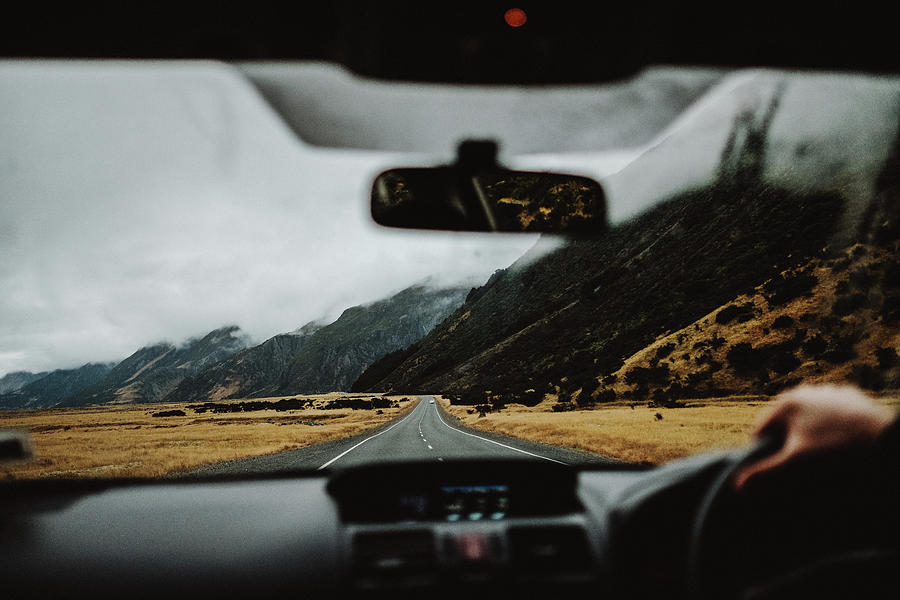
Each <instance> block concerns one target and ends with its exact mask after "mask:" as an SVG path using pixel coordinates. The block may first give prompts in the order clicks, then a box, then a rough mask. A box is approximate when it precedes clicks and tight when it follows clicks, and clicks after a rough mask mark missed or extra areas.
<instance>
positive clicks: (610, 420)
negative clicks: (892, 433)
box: [440, 396, 900, 464]
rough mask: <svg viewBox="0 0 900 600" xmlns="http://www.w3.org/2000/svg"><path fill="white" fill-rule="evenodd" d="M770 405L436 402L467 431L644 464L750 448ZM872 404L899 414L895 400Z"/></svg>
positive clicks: (760, 400) (725, 401) (743, 401)
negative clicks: (484, 409)
mask: <svg viewBox="0 0 900 600" xmlns="http://www.w3.org/2000/svg"><path fill="white" fill-rule="evenodd" d="M770 401H771V398H768V397H765V396H756V397H752V398H722V399H712V400H711V399H704V400H703V401H702V402H701V401H697V402H690V401H689V402H687V403H686V404H687V406H686V407H684V408H658V407H649V406H648V405H647V404H646V403H645V404H642V405H635V406H634V407H633V408H632V405H631V404H629V403H627V402H613V403H609V404H603V405H596V408H593V409H590V410H575V411H570V412H553V411H552V409H551V406H552V402H551V401H547V400H545V401H544V402H542V403H540V404H538V405H537V406H535V407H533V408H528V407H525V406H522V405H516V404H513V405H509V406H508V407H506V408H504V409H503V410H502V411H500V412H499V413H488V414H486V415H485V416H484V417H479V416H478V413H477V412H476V413H473V414H470V413H469V411H470V410H471V407H467V406H450V402H449V400H447V399H446V398H441V400H440V402H441V406H443V408H444V409H445V410H447V412H449V413H450V414H452V415H453V416H455V417H457V418H459V419H460V420H461V421H462V422H463V424H465V425H468V426H469V427H474V428H477V429H482V430H484V431H491V432H495V433H502V434H505V435H510V436H513V437H518V438H525V439H528V440H532V441H535V442H541V443H544V444H553V445H557V446H564V447H567V448H574V449H576V450H587V451H590V452H596V453H598V454H602V455H604V456H608V457H610V458H616V459H619V460H624V461H627V462H637V463H645V464H662V463H665V462H668V461H670V460H674V459H678V458H683V457H685V456H689V455H691V454H696V453H699V452H705V451H710V450H719V449H727V448H734V447H737V446H741V445H744V444H746V443H748V442H750V440H751V432H752V430H753V423H754V421H755V419H756V416H757V414H758V413H759V411H760V410H762V409H763V408H764V407H765V406H766V405H767V404H769V402H770ZM877 401H878V402H879V403H882V404H885V405H887V406H890V407H892V408H893V409H894V410H898V409H900V396H893V397H882V398H877ZM657 415H659V416H660V417H662V418H661V419H660V418H657Z"/></svg>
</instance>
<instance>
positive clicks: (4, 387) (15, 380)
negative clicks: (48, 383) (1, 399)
mask: <svg viewBox="0 0 900 600" xmlns="http://www.w3.org/2000/svg"><path fill="white" fill-rule="evenodd" d="M46 375H47V371H43V372H41V373H31V372H30V371H13V372H12V373H7V374H6V375H4V376H3V377H0V395H3V394H8V393H9V392H14V391H16V390H18V389H20V388H22V387H24V386H26V385H28V384H29V383H31V382H32V381H37V380H38V379H40V378H41V377H45V376H46Z"/></svg>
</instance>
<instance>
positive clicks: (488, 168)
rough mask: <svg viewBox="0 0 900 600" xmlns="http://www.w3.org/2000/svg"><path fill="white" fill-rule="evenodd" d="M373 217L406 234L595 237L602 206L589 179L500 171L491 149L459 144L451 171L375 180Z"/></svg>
mask: <svg viewBox="0 0 900 600" xmlns="http://www.w3.org/2000/svg"><path fill="white" fill-rule="evenodd" d="M372 218H373V219H374V220H375V222H376V223H378V224H379V225H384V226H386V227H399V228H405V229H438V230H449V231H501V232H529V233H577V234H596V233H601V232H603V231H605V230H606V200H605V195H604V193H603V188H602V187H601V186H600V184H599V183H597V182H596V181H594V180H593V179H590V178H588V177H581V176H577V175H566V174H561V173H544V172H539V171H513V170H510V169H506V168H503V167H502V166H501V165H499V164H498V163H497V144H496V143H494V142H482V141H466V142H463V143H462V144H460V146H459V151H458V155H457V160H456V162H455V163H454V164H452V165H442V166H438V167H432V168H398V169H390V170H387V171H384V172H382V173H381V174H379V175H378V177H376V178H375V182H374V183H373V185H372Z"/></svg>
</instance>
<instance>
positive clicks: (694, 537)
mask: <svg viewBox="0 0 900 600" xmlns="http://www.w3.org/2000/svg"><path fill="white" fill-rule="evenodd" d="M781 444H782V439H781V438H779V437H775V436H771V437H766V438H762V439H760V440H759V441H758V442H757V443H756V444H754V445H752V446H750V447H749V448H748V449H747V450H745V451H743V452H738V453H736V454H734V455H733V458H732V460H731V462H730V463H728V464H727V465H726V466H725V467H723V468H722V469H721V471H719V472H718V473H717V474H716V476H715V478H714V480H713V481H712V483H711V484H710V485H709V487H708V488H707V489H706V491H705V493H704V495H703V498H702V500H701V502H700V505H699V507H698V509H697V512H696V513H695V518H694V521H693V524H692V528H691V531H690V538H689V542H688V548H687V572H686V579H685V582H686V588H685V589H686V597H687V598H688V599H689V600H712V599H722V598H728V597H732V596H730V595H729V594H731V595H733V594H735V593H737V591H738V590H737V589H728V587H727V586H728V584H734V583H735V582H734V581H726V580H725V579H726V578H723V577H721V576H720V577H718V578H717V577H716V576H715V575H716V574H717V573H719V571H720V569H719V568H718V567H719V566H722V565H724V564H730V563H723V562H722V561H723V560H724V559H723V558H722V553H721V549H722V547H723V546H722V544H723V539H722V534H721V532H720V531H718V530H717V527H716V526H717V525H718V524H720V523H721V521H720V519H721V518H722V517H723V515H728V509H729V508H731V507H733V506H737V502H736V500H738V497H737V495H736V494H735V492H734V489H733V487H732V483H731V482H732V481H733V479H734V477H735V475H736V474H737V473H738V472H739V471H740V470H741V469H742V468H743V467H744V466H746V465H748V464H750V463H753V462H755V461H758V460H760V459H761V458H764V457H765V456H768V455H770V454H772V453H774V452H775V451H777V450H778V449H779V448H780V447H781ZM869 458H870V457H868V456H867V455H865V454H862V453H860V454H853V453H846V454H843V455H832V456H821V457H817V458H815V459H813V460H810V461H808V462H807V463H805V464H803V465H801V467H802V471H803V472H806V473H810V472H811V473H812V475H811V476H810V477H809V478H807V479H803V478H799V477H798V478H796V479H793V478H791V477H789V475H799V474H800V467H798V469H797V472H795V473H791V474H786V475H785V476H784V477H782V478H781V479H780V483H776V484H773V485H775V486H778V485H780V486H783V487H777V488H776V489H775V490H769V493H770V498H772V499H775V500H776V502H780V501H779V499H780V498H783V499H784V500H785V501H784V502H783V503H780V504H779V505H775V504H776V502H770V503H769V504H768V505H766V510H763V511H760V512H761V514H764V515H766V517H767V518H771V517H779V518H780V519H781V521H780V523H781V524H782V525H783V524H784V523H786V522H787V521H785V519H786V518H787V519H790V520H792V521H794V520H796V521H797V522H798V525H797V527H798V529H797V531H800V534H799V535H798V534H797V533H796V531H794V532H788V531H784V532H783V533H784V536H785V541H793V542H795V543H796V540H797V539H804V538H806V537H808V536H809V535H810V532H812V531H815V532H816V533H818V534H819V535H818V537H816V538H815V539H810V540H808V541H807V542H806V545H807V546H811V547H816V552H807V553H805V554H804V553H799V552H798V553H797V554H796V555H785V554H784V553H782V556H783V557H787V558H788V560H787V561H786V563H790V564H780V565H779V567H780V570H779V571H777V575H773V574H772V573H766V577H767V578H768V579H766V578H763V580H762V581H761V582H755V583H754V587H753V588H752V589H749V588H748V589H749V591H748V589H744V590H743V592H744V595H743V596H741V597H747V598H750V597H756V598H758V597H764V598H772V597H777V598H791V597H800V596H807V595H810V594H813V595H815V596H817V597H820V598H822V597H824V598H842V597H851V596H852V597H855V598H882V597H896V596H891V593H896V592H897V591H900V570H898V569H897V568H896V566H897V565H898V564H900V518H898V517H896V505H895V502H896V498H897V496H896V493H894V494H893V495H892V494H882V493H881V491H882V490H883V489H893V490H895V492H896V489H897V488H890V485H895V483H894V484H889V486H888V488H880V487H874V488H867V487H866V486H867V485H868V484H871V483H872V481H873V480H871V479H869V480H867V479H866V475H865V474H863V475H859V472H860V471H864V469H863V468H862V467H861V466H862V465H865V464H866V463H867V461H868V460H869ZM882 475H883V476H885V477H887V478H890V477H892V475H893V474H892V473H886V474H882ZM854 476H856V477H854ZM822 481H826V482H827V483H828V487H821V486H820V487H817V488H816V490H815V491H813V492H810V491H809V490H805V491H806V493H807V494H813V495H815V494H820V495H821V496H820V499H821V503H820V504H819V505H817V506H813V505H809V512H810V513H813V514H814V515H816V516H812V517H811V516H809V515H808V514H801V513H800V512H798V508H799V507H800V505H798V503H797V502H793V503H792V502H791V500H792V498H793V495H794V493H797V494H800V493H801V492H803V491H804V488H805V487H810V486H808V484H809V483H810V482H817V483H818V482H822ZM791 483H793V484H794V485H796V486H797V487H795V488H794V489H791ZM773 491H774V494H773V493H772V492H773ZM801 495H802V494H801ZM829 502H833V503H834V506H832V507H830V508H829V509H827V510H824V512H823V508H822V507H823V506H826V505H827V504H828V503H829ZM772 505H775V506H774V507H772ZM770 507H771V508H770ZM802 507H803V508H805V505H804V506H802ZM770 510H773V511H774V513H772V514H770V513H769V511H770ZM779 511H780V513H779ZM775 513H778V514H775ZM791 515H793V516H791ZM823 515H825V516H826V518H822V516H823ZM884 515H894V517H893V520H891V519H887V520H885V519H884ZM841 517H842V518H841ZM839 521H840V522H839ZM822 523H825V524H826V525H825V526H824V527H823V526H821V524H822ZM804 527H806V529H803V528H804ZM829 527H832V528H833V531H829ZM813 528H814V529H813ZM858 531H859V532H862V533H861V534H859V535H857V533H858ZM848 532H851V535H849V536H848V535H847V533H848ZM873 532H874V533H873ZM828 536H832V537H833V540H832V539H831V538H829V537H828ZM729 541H730V542H734V540H729ZM832 541H833V542H834V543H833V544H832V543H831V542H832ZM819 545H821V546H827V547H819ZM732 560H733V559H732ZM738 566H740V565H738ZM885 585H887V586H889V588H888V589H890V590H892V591H891V592H889V593H888V594H887V595H884V593H883V591H882V588H883V587H884V586H885Z"/></svg>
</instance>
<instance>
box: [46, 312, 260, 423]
mask: <svg viewBox="0 0 900 600" xmlns="http://www.w3.org/2000/svg"><path fill="white" fill-rule="evenodd" d="M249 343H250V342H249V339H248V338H247V336H246V335H244V334H243V333H242V332H241V331H240V328H238V327H237V326H234V325H232V326H228V327H222V328H219V329H216V330H214V331H211V332H209V333H208V334H206V335H205V336H203V337H199V338H193V339H189V340H188V341H186V342H185V343H184V344H183V345H181V346H180V347H177V346H175V345H174V344H170V343H160V344H154V345H152V346H146V347H144V348H141V349H140V350H138V351H137V352H135V353H134V354H132V355H131V356H129V357H128V358H126V359H125V360H123V361H122V362H120V363H119V364H117V365H116V366H115V367H113V368H112V369H111V370H110V371H109V373H107V374H106V375H104V377H103V378H102V379H101V380H100V381H98V382H96V383H95V384H94V385H92V386H90V387H88V388H86V389H84V390H81V391H80V392H79V393H78V394H75V395H73V396H71V397H69V398H66V399H65V400H64V401H62V402H61V404H60V405H61V406H80V405H85V404H133V403H142V402H158V401H160V400H162V399H163V398H164V397H165V396H166V394H168V393H169V392H170V391H172V390H173V389H174V388H175V387H176V386H177V385H178V384H179V383H180V382H181V381H182V380H183V379H184V378H186V377H189V376H191V375H193V374H194V373H198V372H200V371H202V370H203V369H205V368H207V367H209V366H211V365H213V364H215V363H217V362H219V361H220V360H223V359H225V358H228V357H229V356H231V355H232V354H234V353H235V352H237V351H239V350H241V349H243V348H246V347H247V346H248V345H249Z"/></svg>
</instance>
